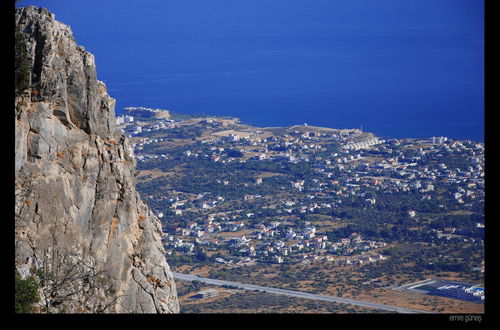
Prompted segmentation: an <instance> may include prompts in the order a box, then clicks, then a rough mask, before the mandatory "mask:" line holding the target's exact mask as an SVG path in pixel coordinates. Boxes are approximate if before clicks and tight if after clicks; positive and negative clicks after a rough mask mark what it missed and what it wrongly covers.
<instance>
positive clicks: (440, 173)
mask: <svg viewBox="0 0 500 330" xmlns="http://www.w3.org/2000/svg"><path fill="white" fill-rule="evenodd" d="M177 124H178V123H174V122H172V121H168V120H164V119H163V120H158V121H154V122H150V123H149V124H148V125H146V126H144V125H143V126H142V127H141V126H138V125H137V126H132V128H131V133H130V134H131V135H133V134H135V133H133V132H139V133H140V132H141V130H142V132H145V131H148V130H159V129H164V128H168V127H175V125H177ZM193 125H201V126H203V125H214V122H210V121H207V120H205V121H196V122H194V124H193ZM221 127H222V126H221ZM224 128H227V127H224ZM224 132H229V131H224ZM139 133H137V134H139ZM162 141H163V139H161V138H142V140H140V141H139V142H137V143H136V144H135V151H136V159H137V160H138V161H148V160H150V159H162V158H163V159H167V158H168V155H167V154H166V153H165V154H154V155H149V154H145V153H143V152H142V150H143V148H144V146H146V145H148V144H152V143H153V144H154V143H159V142H162ZM332 144H333V145H336V146H337V148H333V149H332V150H333V151H332V152H331V153H330V154H329V155H327V156H325V154H324V153H322V156H317V153H319V151H324V150H325V149H327V148H328V146H331V145H332ZM228 150H238V151H240V152H241V154H243V155H244V157H232V156H231V155H230V153H229V152H228ZM442 154H454V155H460V156H461V157H463V158H466V159H467V162H468V163H470V165H469V166H467V167H466V168H454V167H453V166H449V165H447V164H446V161H443V160H441V156H442ZM183 156H184V157H187V158H188V159H189V158H191V157H194V158H197V157H206V158H209V159H211V160H212V161H214V162H221V163H229V162H236V161H237V162H246V161H248V160H258V161H269V160H274V161H277V162H285V163H287V162H288V163H298V162H308V163H309V164H310V165H311V167H312V168H313V171H314V173H315V174H316V175H315V176H314V177H313V178H312V179H311V178H307V179H295V180H291V181H289V183H288V185H287V186H283V187H282V189H283V190H286V191H291V192H293V193H295V194H296V196H297V197H296V198H295V199H293V200H292V199H285V200H279V199H269V200H267V199H265V198H263V197H264V195H263V194H260V193H255V194H247V195H244V196H243V197H242V199H243V201H245V202H250V201H253V202H258V203H267V205H265V206H264V208H266V207H269V208H271V207H272V208H273V209H275V210H276V212H277V213H278V214H283V215H289V214H303V213H314V212H317V211H319V210H321V209H331V208H335V207H338V206H339V205H342V203H343V201H344V200H345V199H347V198H349V199H352V198H357V199H359V200H361V201H363V202H364V204H365V205H366V206H367V207H370V206H376V205H377V197H376V196H374V195H372V194H370V193H369V192H371V191H373V190H376V191H378V192H389V193H390V192H405V191H408V192H411V191H415V192H419V193H421V195H422V200H426V199H427V200H428V199H433V198H435V196H436V187H437V186H438V185H440V186H442V185H445V186H446V187H447V189H446V191H447V192H446V193H447V194H449V195H448V196H449V197H450V198H452V199H454V200H455V201H456V202H457V203H460V204H463V207H467V206H468V205H470V203H471V202H472V201H474V200H475V201H477V200H481V199H482V198H484V165H483V164H484V145H483V144H480V143H473V142H467V141H464V142H461V141H454V140H448V139H446V138H442V137H440V138H434V139H431V140H430V141H423V140H417V139H388V140H379V139H377V138H375V137H373V136H372V135H370V134H366V133H362V132H361V131H359V130H339V131H334V132H328V133H325V132H321V131H317V132H303V131H299V130H293V129H292V130H289V131H287V132H286V133H285V134H282V135H279V136H277V135H270V136H269V135H265V134H263V132H261V131H251V132H248V133H241V132H240V133H238V132H237V131H234V132H233V131H231V133H227V134H220V135H214V134H213V135H212V136H211V137H210V138H205V140H203V141H202V143H201V146H200V144H197V146H196V148H195V147H194V146H193V147H192V148H191V147H188V149H187V150H185V151H183ZM214 181H216V182H217V183H219V184H221V185H226V186H227V185H230V184H231V182H230V181H229V180H228V179H216V178H214ZM249 185H255V186H261V187H265V185H266V180H265V179H264V180H263V179H262V178H259V177H257V178H254V179H253V181H250V182H248V183H245V186H249ZM230 200H231V196H225V197H223V196H215V197H213V198H211V199H203V200H202V201H200V202H199V203H194V205H193V206H192V207H190V209H189V211H188V210H186V208H185V207H184V206H185V205H186V204H189V203H188V202H192V200H190V201H182V200H177V201H175V202H174V203H172V204H171V205H170V208H171V210H173V211H174V212H175V214H176V215H178V216H182V215H189V216H191V215H193V218H196V217H197V216H198V215H204V214H207V213H209V212H217V210H218V208H219V207H221V205H227V202H230ZM234 213H237V212H234ZM408 216H409V217H410V218H415V219H418V216H419V214H418V212H417V211H415V210H409V211H408ZM255 217H256V215H255V214H253V213H250V212H246V213H245V212H243V213H242V214H238V217H237V218H238V219H239V220H238V221H234V218H233V219H231V218H213V217H212V218H210V217H209V218H208V219H207V220H206V221H203V222H198V223H197V222H195V221H191V222H188V224H187V225H186V226H185V227H182V228H180V227H179V228H177V229H176V230H175V231H174V232H169V233H168V235H167V239H166V240H165V244H166V248H167V251H170V252H171V251H172V250H176V251H185V252H188V253H190V252H192V251H193V249H194V247H195V246H196V244H203V245H206V246H218V247H220V246H227V247H230V248H231V249H232V250H231V251H235V255H234V257H244V258H251V259H255V260H261V261H266V262H275V263H283V262H287V261H291V260H293V261H294V262H306V263H307V262H311V261H318V260H319V261H332V262H334V263H338V264H346V265H348V264H363V263H367V262H374V261H378V260H383V259H384V256H382V255H381V254H379V253H376V252H374V253H371V252H373V251H376V250H378V249H380V248H382V247H384V243H383V242H375V241H365V240H363V239H362V238H361V237H360V236H356V235H354V236H353V237H346V238H344V239H342V240H339V241H336V242H331V241H329V240H328V238H327V237H326V236H325V235H321V234H318V233H317V232H316V228H315V227H314V226H311V225H306V226H305V227H304V228H301V229H300V230H298V228H296V227H294V226H293V224H288V225H287V226H283V225H281V226H280V225H279V224H276V222H270V224H269V225H264V224H261V225H257V226H256V227H249V224H248V223H249V221H246V220H249V219H255ZM285 227H286V228H285ZM244 229H246V230H251V232H252V233H251V234H246V235H240V236H235V237H232V238H230V239H227V240H224V239H220V238H219V237H218V236H217V234H219V233H224V232H232V233H237V232H238V231H241V230H244ZM443 235H453V233H450V232H443ZM214 237H217V238H214ZM369 252H370V253H369Z"/></svg>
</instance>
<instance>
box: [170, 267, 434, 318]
mask: <svg viewBox="0 0 500 330" xmlns="http://www.w3.org/2000/svg"><path fill="white" fill-rule="evenodd" d="M173 275H174V278H175V279H177V280H181V281H200V282H204V283H207V284H212V285H231V286H234V287H238V288H241V289H245V290H252V291H256V290H259V291H264V292H268V293H273V294H279V295H284V296H289V297H297V298H305V299H313V300H322V301H331V302H336V303H344V304H351V305H356V306H361V307H367V308H375V309H380V310H386V311H389V312H396V313H404V314H409V313H432V312H429V311H424V310H419V309H413V308H405V307H398V306H392V305H384V304H377V303H372V302H368V301H362V300H356V299H349V298H342V297H334V296H324V295H320V294H314V293H307V292H301V291H293V290H285V289H278V288H270V287H266V286H260V285H254V284H244V283H237V282H230V281H224V280H217V279H212V278H205V277H198V276H195V275H189V274H181V273H175V272H173Z"/></svg>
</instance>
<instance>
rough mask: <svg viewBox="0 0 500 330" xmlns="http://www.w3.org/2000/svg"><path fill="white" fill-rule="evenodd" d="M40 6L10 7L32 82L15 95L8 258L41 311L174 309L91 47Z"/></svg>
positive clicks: (158, 233)
mask: <svg viewBox="0 0 500 330" xmlns="http://www.w3.org/2000/svg"><path fill="white" fill-rule="evenodd" d="M54 18H55V17H54V15H53V14H52V13H50V12H49V11H47V10H46V9H43V8H42V9H40V8H36V7H33V6H31V7H27V8H18V9H16V27H17V28H18V29H19V30H20V31H22V32H23V33H24V35H25V37H26V46H27V52H28V60H29V61H30V63H31V69H32V70H31V75H30V79H31V88H29V89H27V90H25V91H24V93H23V95H19V96H17V97H16V110H15V111H16V116H15V125H16V136H15V148H16V152H15V173H16V174H15V175H16V180H15V186H16V187H15V193H16V200H15V244H16V247H15V263H16V269H17V270H18V271H19V273H20V274H21V275H22V276H23V277H26V276H28V275H31V274H35V276H37V277H38V279H39V280H40V281H41V283H42V290H41V294H42V298H43V299H42V302H41V304H40V306H39V308H40V311H42V312H71V313H73V312H75V313H78V312H117V313H177V312H179V303H178V299H177V292H176V286H175V282H174V280H173V277H172V273H171V271H170V268H169V266H168V264H167V262H166V260H165V251H164V248H163V246H162V244H161V237H162V229H161V224H160V221H159V220H158V219H157V218H156V217H155V216H154V215H153V214H152V212H151V211H150V210H149V208H148V207H147V205H145V204H144V203H143V201H142V200H141V199H140V196H139V194H138V192H137V191H136V189H135V185H134V171H135V160H134V155H133V149H132V147H131V145H130V144H129V142H128V140H127V138H126V137H125V136H123V135H122V134H121V133H120V132H118V131H115V126H114V124H115V120H116V119H115V114H114V106H115V100H114V99H112V98H111V97H110V96H109V95H108V94H107V92H106V86H105V85H104V83H102V82H100V81H98V80H97V77H96V68H95V61H94V57H93V55H92V54H90V53H89V52H87V51H85V49H84V48H83V47H81V46H78V45H77V44H76V42H75V39H74V37H73V35H72V32H71V30H70V28H69V27H68V26H66V25H64V24H62V23H60V22H58V21H56V20H55V19H54Z"/></svg>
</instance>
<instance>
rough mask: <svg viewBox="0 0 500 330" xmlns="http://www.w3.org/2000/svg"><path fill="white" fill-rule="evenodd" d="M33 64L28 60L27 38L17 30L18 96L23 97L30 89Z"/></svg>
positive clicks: (16, 82) (16, 80) (16, 71)
mask: <svg viewBox="0 0 500 330" xmlns="http://www.w3.org/2000/svg"><path fill="white" fill-rule="evenodd" d="M30 74H31V63H30V61H29V59H28V50H27V48H26V37H25V36H24V33H23V32H21V31H19V30H18V29H16V38H15V85H16V95H21V94H22V93H23V91H24V90H26V89H27V88H29V87H30Z"/></svg>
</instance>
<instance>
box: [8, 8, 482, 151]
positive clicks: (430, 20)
mask: <svg viewBox="0 0 500 330" xmlns="http://www.w3.org/2000/svg"><path fill="white" fill-rule="evenodd" d="M29 4H34V5H38V6H44V7H47V8H48V9H49V10H51V11H52V12H53V13H55V15H56V19H58V20H60V21H62V22H63V23H65V24H68V25H70V26H71V28H72V30H73V32H74V36H75V38H76V40H77V42H78V44H81V45H83V46H84V47H85V48H86V49H87V50H89V51H90V52H92V53H93V54H94V55H95V58H96V64H97V74H98V79H100V80H103V81H104V82H105V83H106V85H107V87H108V92H109V94H110V95H111V96H112V97H114V98H116V99H117V113H120V112H121V111H122V109H123V107H127V106H146V107H154V108H162V109H169V110H172V111H174V112H179V113H186V114H191V113H200V114H201V113H203V114H211V115H222V116H234V117H238V118H240V119H241V120H242V121H243V122H244V123H248V124H252V125H257V126H288V125H296V124H303V123H308V124H310V125H316V126H325V127H333V128H360V127H362V128H363V130H364V131H369V132H373V133H375V134H376V135H378V136H381V137H396V138H400V137H416V138H426V137H430V136H447V137H449V138H454V139H471V140H475V141H483V140H484V40H483V39H484V29H483V26H484V13H483V11H484V8H483V2H482V1H477V0H405V1H400V0H384V1H378V0H337V1H332V0H308V1H306V0H288V1H284V0H266V1H263V0H253V1H243V0H232V1H224V0H212V1H201V0H183V1H153V0H148V1H141V2H134V1H116V0H107V1H95V0H89V1H84V2H75V1H63V0H52V1H22V0H21V1H19V4H18V6H24V5H29Z"/></svg>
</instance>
